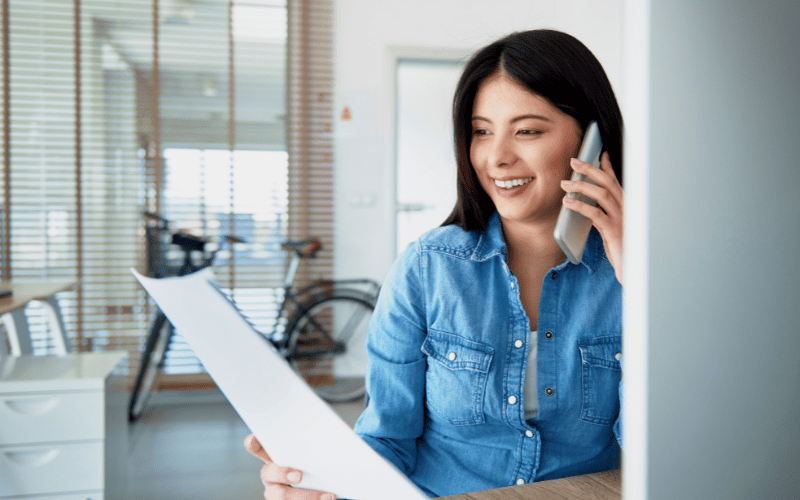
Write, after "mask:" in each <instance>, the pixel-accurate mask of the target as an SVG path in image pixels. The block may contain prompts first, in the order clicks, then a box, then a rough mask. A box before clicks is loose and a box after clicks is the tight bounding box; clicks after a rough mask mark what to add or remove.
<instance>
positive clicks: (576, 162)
mask: <svg viewBox="0 0 800 500" xmlns="http://www.w3.org/2000/svg"><path fill="white" fill-rule="evenodd" d="M569 162H570V163H571V164H572V166H573V167H574V168H581V167H582V166H583V162H582V161H580V160H579V159H577V158H573V159H571V160H570V161H569Z"/></svg>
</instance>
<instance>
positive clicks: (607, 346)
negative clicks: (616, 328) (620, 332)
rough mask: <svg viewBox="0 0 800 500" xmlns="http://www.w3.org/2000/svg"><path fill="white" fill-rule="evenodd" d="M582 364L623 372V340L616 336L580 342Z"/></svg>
mask: <svg viewBox="0 0 800 500" xmlns="http://www.w3.org/2000/svg"><path fill="white" fill-rule="evenodd" d="M578 349H580V351H581V362H582V363H585V364H589V365H594V366H598V367H601V368H608V369H610V370H621V369H622V366H621V364H620V358H621V356H622V338H621V337H616V336H609V337H596V338H593V339H590V340H582V341H580V342H578Z"/></svg>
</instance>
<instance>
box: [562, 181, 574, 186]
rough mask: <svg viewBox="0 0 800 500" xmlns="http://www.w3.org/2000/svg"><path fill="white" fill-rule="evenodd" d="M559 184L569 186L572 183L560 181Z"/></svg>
mask: <svg viewBox="0 0 800 500" xmlns="http://www.w3.org/2000/svg"><path fill="white" fill-rule="evenodd" d="M561 185H562V186H571V185H572V181H561Z"/></svg>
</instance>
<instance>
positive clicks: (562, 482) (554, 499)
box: [439, 469, 622, 500]
mask: <svg viewBox="0 0 800 500" xmlns="http://www.w3.org/2000/svg"><path fill="white" fill-rule="evenodd" d="M621 479H622V476H621V473H620V470H619V469H617V470H610V471H605V472H596V473H594V474H585V475H583V476H575V477H565V478H562V479H553V480H550V481H542V482H539V483H531V484H524V485H522V486H509V487H507V488H498V489H496V490H487V491H477V492H474V493H464V494H461V495H453V496H449V497H439V500H534V499H535V500H572V499H582V500H620V499H621V498H622V481H621Z"/></svg>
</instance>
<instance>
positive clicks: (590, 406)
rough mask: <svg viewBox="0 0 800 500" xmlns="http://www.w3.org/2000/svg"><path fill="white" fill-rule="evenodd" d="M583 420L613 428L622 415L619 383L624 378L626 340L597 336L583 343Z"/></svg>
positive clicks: (617, 337) (580, 344)
mask: <svg viewBox="0 0 800 500" xmlns="http://www.w3.org/2000/svg"><path fill="white" fill-rule="evenodd" d="M578 349H579V350H580V353H581V386H582V391H583V400H582V403H581V420H584V421H586V422H591V423H593V424H600V425H610V424H611V423H613V422H614V420H615V419H616V418H617V415H618V414H619V382H620V380H621V378H622V367H621V365H620V358H621V356H622V354H621V353H622V338H621V337H619V336H608V337H596V338H593V339H590V340H584V341H580V342H579V343H578Z"/></svg>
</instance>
